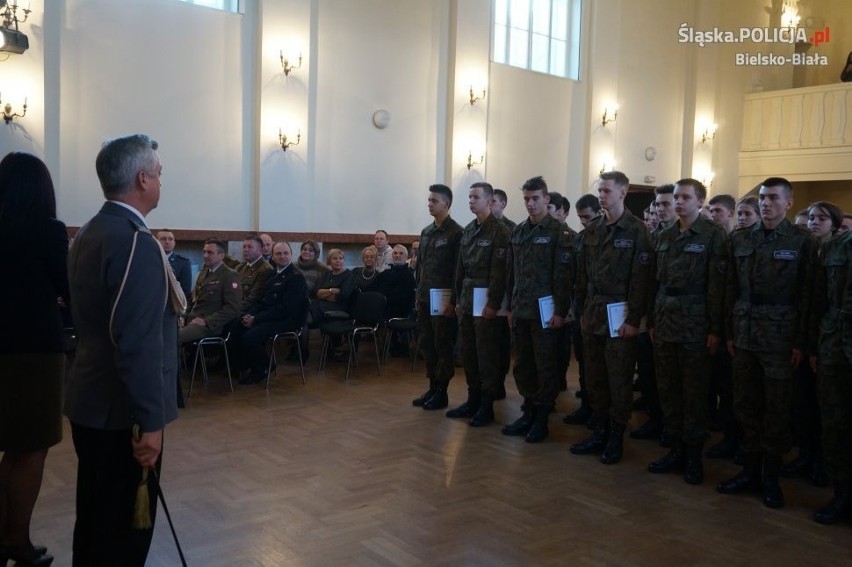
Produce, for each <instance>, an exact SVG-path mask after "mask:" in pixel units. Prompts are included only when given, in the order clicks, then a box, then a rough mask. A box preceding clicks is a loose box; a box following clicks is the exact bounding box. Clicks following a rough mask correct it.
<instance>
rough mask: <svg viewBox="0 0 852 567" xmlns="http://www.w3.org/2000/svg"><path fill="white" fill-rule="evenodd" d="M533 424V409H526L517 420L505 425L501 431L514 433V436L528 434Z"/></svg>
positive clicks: (509, 433) (507, 433)
mask: <svg viewBox="0 0 852 567" xmlns="http://www.w3.org/2000/svg"><path fill="white" fill-rule="evenodd" d="M532 424H533V416H532V411H526V410H525V411H524V413H523V414H522V415H521V417H519V418H518V419H516V420H515V421H513V422H512V423H510V424H509V425H506V426H504V427H503V429H501V432H502V433H503V435H512V436H516V435H517V436H520V435H526V434H527V433H529V432H530V428H531V427H532Z"/></svg>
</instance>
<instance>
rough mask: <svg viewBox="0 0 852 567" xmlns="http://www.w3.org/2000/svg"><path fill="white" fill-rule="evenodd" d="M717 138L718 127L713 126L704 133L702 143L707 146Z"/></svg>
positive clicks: (708, 127)
mask: <svg viewBox="0 0 852 567" xmlns="http://www.w3.org/2000/svg"><path fill="white" fill-rule="evenodd" d="M715 137H716V125H715V124H711V125H709V126H707V127H706V128H704V132H702V133H701V143H702V144H706V143H707V142H709V141H712V140H713V138H715Z"/></svg>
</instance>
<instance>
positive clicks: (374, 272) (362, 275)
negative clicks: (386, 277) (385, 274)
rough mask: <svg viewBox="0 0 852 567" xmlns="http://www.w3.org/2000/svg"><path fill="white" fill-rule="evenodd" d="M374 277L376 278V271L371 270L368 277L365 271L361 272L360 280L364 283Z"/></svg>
mask: <svg viewBox="0 0 852 567" xmlns="http://www.w3.org/2000/svg"><path fill="white" fill-rule="evenodd" d="M374 277H376V270H373V271H372V273H370V275H369V276H368V275H367V272H366V271H365V270H361V279H363V280H366V281H370V280H371V279H373V278H374Z"/></svg>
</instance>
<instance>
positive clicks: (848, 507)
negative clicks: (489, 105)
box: [814, 480, 852, 525]
mask: <svg viewBox="0 0 852 567" xmlns="http://www.w3.org/2000/svg"><path fill="white" fill-rule="evenodd" d="M850 489H852V483H850V482H849V481H843V480H835V481H834V498H832V499H831V501H830V502H829V503H828V504H826V505H825V506H823V507H822V508H820V509H819V510H817V511H816V512H815V513H814V520H816V521H817V522H819V523H820V524H826V525H829V524H836V523H837V522H839V521H840V520H844V519H846V518H849V517H852V491H850Z"/></svg>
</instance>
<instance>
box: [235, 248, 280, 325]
mask: <svg viewBox="0 0 852 567" xmlns="http://www.w3.org/2000/svg"><path fill="white" fill-rule="evenodd" d="M234 269H235V270H236V271H237V273H238V274H239V275H240V287H241V288H242V289H243V301H242V304H241V305H240V313H245V312H246V311H248V308H249V307H251V306H252V305H254V304H255V303H257V302H258V301H260V299H261V298H262V297H263V294H264V290H265V288H266V282H267V281H268V280H269V278H270V277H272V274H273V271H272V266H270V265H269V263H268V262H267V261H266V260H264V259H263V241H262V240H261V239H260V236H257V235H252V236H249V237H247V238H246V239H245V240H243V261H242V262H240V263H239V264H238V265H237V267H236V268H234Z"/></svg>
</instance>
